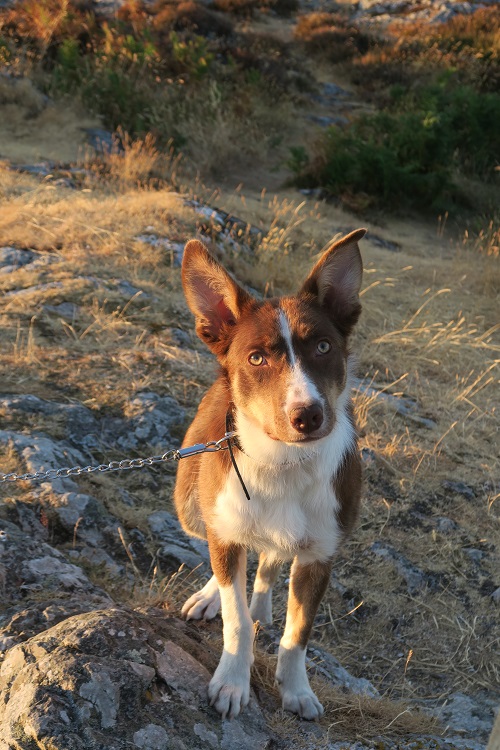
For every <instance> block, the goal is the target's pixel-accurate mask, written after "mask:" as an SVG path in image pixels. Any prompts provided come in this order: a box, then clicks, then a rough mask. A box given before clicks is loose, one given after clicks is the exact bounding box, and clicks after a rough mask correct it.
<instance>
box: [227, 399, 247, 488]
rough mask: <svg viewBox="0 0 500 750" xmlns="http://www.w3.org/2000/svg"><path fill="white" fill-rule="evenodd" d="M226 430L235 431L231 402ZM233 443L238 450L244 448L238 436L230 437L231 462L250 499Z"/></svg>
mask: <svg viewBox="0 0 500 750" xmlns="http://www.w3.org/2000/svg"><path fill="white" fill-rule="evenodd" d="M226 432H234V416H233V404H229V408H228V410H227V412H226ZM231 443H234V445H235V447H236V448H238V450H240V451H241V452H242V453H243V450H242V448H241V445H240V442H239V440H238V438H237V437H232V438H228V441H227V447H228V450H229V455H230V456H231V463H232V464H233V467H234V470H235V472H236V476H237V477H238V479H239V480H240V484H241V486H242V487H243V492H244V493H245V495H246V498H247V500H250V495H249V494H248V490H247V488H246V486H245V482H244V481H243V477H242V476H241V474H240V470H239V469H238V466H237V464H236V459H235V457H234V453H233V446H232V445H231Z"/></svg>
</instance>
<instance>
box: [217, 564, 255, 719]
mask: <svg viewBox="0 0 500 750" xmlns="http://www.w3.org/2000/svg"><path fill="white" fill-rule="evenodd" d="M245 581H246V553H242V555H241V558H240V560H239V565H238V570H237V572H236V574H235V575H234V577H233V581H232V583H231V584H230V585H229V586H221V587H220V595H221V604H222V621H223V634H224V651H223V652H222V656H221V660H220V662H219V666H218V667H217V669H216V670H215V674H214V676H213V677H212V679H211V681H210V685H209V686H208V697H209V698H210V704H211V705H212V706H215V708H216V710H217V711H218V712H219V713H220V714H221V715H222V718H223V719H225V718H226V716H228V717H229V718H230V719H233V718H234V717H235V716H238V714H239V712H240V710H241V709H242V708H243V707H244V706H246V705H247V703H248V701H249V700H250V667H251V666H252V663H253V637H254V631H253V623H252V619H251V617H250V613H249V611H248V605H247V599H246V586H245Z"/></svg>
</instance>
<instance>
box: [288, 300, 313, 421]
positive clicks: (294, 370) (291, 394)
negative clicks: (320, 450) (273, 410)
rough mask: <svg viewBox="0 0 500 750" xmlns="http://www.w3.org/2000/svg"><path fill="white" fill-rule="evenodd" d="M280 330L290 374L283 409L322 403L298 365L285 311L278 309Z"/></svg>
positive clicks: (309, 380) (311, 382) (310, 381)
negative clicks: (288, 361)
mask: <svg viewBox="0 0 500 750" xmlns="http://www.w3.org/2000/svg"><path fill="white" fill-rule="evenodd" d="M279 321H280V330H281V335H282V336H283V338H284V339H285V343H286V347H287V349H288V357H289V359H290V365H291V371H290V372H291V374H290V382H289V384H288V388H287V393H286V401H285V411H286V413H287V414H288V413H289V411H290V409H292V408H293V407H294V406H296V405H298V404H300V405H304V406H309V405H310V404H312V403H314V402H318V403H320V404H322V405H323V399H322V398H321V395H320V393H319V391H318V389H317V388H316V385H315V383H314V381H312V380H311V378H309V377H308V376H307V375H306V373H305V372H304V371H303V369H302V367H301V366H300V363H299V361H298V360H297V356H296V354H295V351H294V348H293V343H292V333H291V330H290V323H289V320H288V318H287V315H286V313H285V312H284V311H283V310H280V313H279Z"/></svg>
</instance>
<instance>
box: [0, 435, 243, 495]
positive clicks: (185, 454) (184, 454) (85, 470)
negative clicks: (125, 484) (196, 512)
mask: <svg viewBox="0 0 500 750" xmlns="http://www.w3.org/2000/svg"><path fill="white" fill-rule="evenodd" d="M235 435H236V433H235V432H226V434H225V435H224V437H221V438H220V439H219V440H212V441H210V442H209V443H197V444H196V445H191V446H189V447H187V448H179V449H174V450H170V451H167V452H166V453H163V454H162V455H161V456H148V457H147V458H125V459H123V460H122V461H110V462H109V464H99V465H98V466H73V467H72V468H68V467H66V466H64V467H62V468H61V469H49V470H48V471H36V472H34V473H32V474H15V473H14V472H11V473H10V474H2V473H0V484H3V483H4V482H17V481H30V482H32V481H41V480H46V479H49V480H50V479H58V478H59V477H75V476H80V474H93V473H94V472H96V471H97V472H99V473H101V474H103V473H104V472H106V471H130V470H131V469H143V468H144V467H145V466H154V465H155V464H162V463H165V462H167V461H180V460H181V458H189V457H190V456H197V455H199V454H200V453H217V451H224V450H227V445H224V443H227V441H228V440H230V439H231V438H233V437H234V436H235Z"/></svg>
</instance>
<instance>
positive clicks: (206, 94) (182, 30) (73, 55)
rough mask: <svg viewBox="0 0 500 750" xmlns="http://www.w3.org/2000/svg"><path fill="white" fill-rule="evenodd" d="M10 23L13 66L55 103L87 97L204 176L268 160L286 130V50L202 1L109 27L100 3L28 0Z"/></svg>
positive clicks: (123, 18) (143, 8)
mask: <svg viewBox="0 0 500 750" xmlns="http://www.w3.org/2000/svg"><path fill="white" fill-rule="evenodd" d="M2 26H3V38H4V47H0V54H2V53H1V50H2V49H4V48H5V50H6V52H5V53H3V56H4V57H5V56H8V57H9V61H10V62H9V64H10V66H11V68H12V69H14V68H15V69H18V70H23V71H29V72H31V75H33V76H34V78H35V79H36V80H37V82H38V83H39V85H40V86H41V87H42V88H43V90H44V91H45V92H46V93H48V94H50V95H51V96H53V97H56V98H57V97H64V96H67V97H69V96H71V97H73V98H74V97H75V96H77V97H80V99H81V101H82V102H83V104H84V105H85V106H86V108H87V109H89V110H91V111H93V112H95V113H96V114H99V115H100V116H101V117H102V118H103V122H104V124H105V125H106V126H107V127H108V128H110V129H112V130H116V129H117V128H121V129H122V130H123V131H125V132H127V133H129V134H130V135H131V136H141V135H145V134H146V133H151V134H152V135H153V136H154V137H155V139H156V140H157V143H158V145H159V146H160V147H163V146H166V145H167V144H170V145H173V146H174V148H175V149H180V148H183V149H184V150H186V151H187V153H188V154H189V155H190V156H191V158H192V160H193V162H194V163H198V162H199V161H200V160H202V162H203V163H202V168H203V170H204V171H205V173H209V172H210V171H211V170H212V169H217V165H219V164H220V161H221V159H222V157H223V156H225V157H226V158H228V157H233V158H236V159H237V160H238V157H239V155H240V154H241V155H243V156H244V157H245V156H246V157H248V156H249V155H251V156H255V155H256V154H257V153H258V154H260V155H262V154H265V152H266V149H267V148H268V147H269V146H270V145H272V144H273V142H276V141H277V140H279V139H280V137H281V135H282V133H283V131H284V130H285V129H286V123H287V117H288V114H289V106H290V101H291V98H292V97H293V95H294V91H295V83H294V80H292V78H291V77H290V76H289V75H288V68H289V67H290V64H289V59H288V56H287V54H286V49H285V48H284V47H283V46H282V45H279V44H275V43H272V42H269V40H267V42H265V43H262V42H261V41H259V40H256V39H255V38H254V36H253V35H251V34H250V35H246V34H244V33H240V32H238V33H236V32H235V29H234V24H233V22H232V20H231V19H230V18H229V17H228V16H227V15H225V14H221V13H218V12H216V11H214V10H210V9H208V8H206V7H205V6H204V5H201V4H198V3H196V2H180V3H177V2H176V3H167V2H164V3H161V2H160V3H157V4H156V6H155V7H154V8H153V9H151V8H150V7H149V6H147V5H146V4H142V3H140V2H133V1H132V0H130V2H128V3H126V4H125V5H124V6H122V8H121V9H120V11H119V13H118V14H117V17H116V18H112V19H111V18H110V19H108V20H102V19H99V18H98V17H97V16H96V13H95V11H94V9H93V8H92V4H87V5H86V6H85V5H83V6H82V5H81V4H79V3H76V2H74V3H70V2H68V0H43V1H42V2H41V3H35V2H33V1H32V0H24V2H21V3H20V4H19V5H17V6H16V8H15V9H12V10H10V11H4V13H3V22H2ZM264 76H265V85H262V82H263V78H264ZM263 134H265V135H263ZM211 140H213V144H212V147H211V149H210V151H209V153H206V145H207V142H209V141H211Z"/></svg>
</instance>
